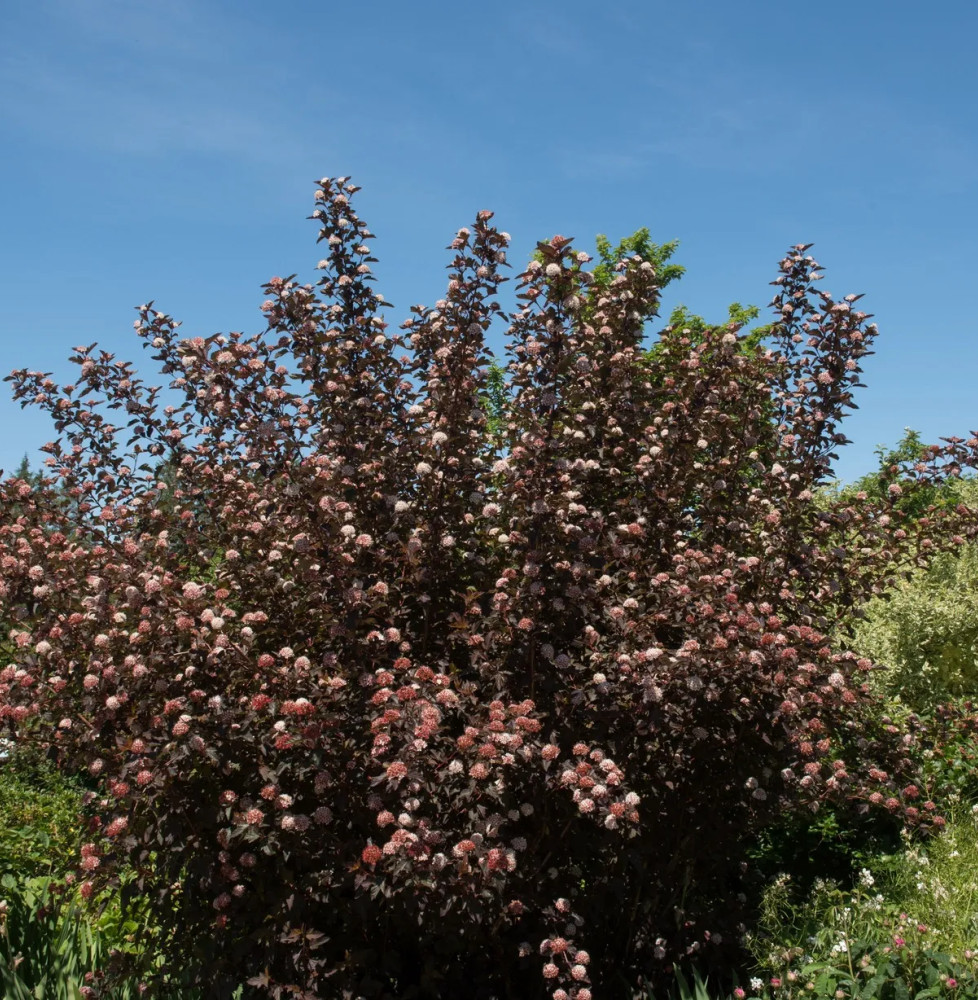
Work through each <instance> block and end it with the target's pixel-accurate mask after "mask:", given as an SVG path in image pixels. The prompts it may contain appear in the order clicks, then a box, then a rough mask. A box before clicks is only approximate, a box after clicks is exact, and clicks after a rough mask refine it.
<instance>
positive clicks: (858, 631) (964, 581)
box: [853, 480, 978, 711]
mask: <svg viewBox="0 0 978 1000" xmlns="http://www.w3.org/2000/svg"><path fill="white" fill-rule="evenodd" d="M956 492H957V493H959V494H960V499H961V501H962V502H966V503H972V504H973V503H974V502H975V497H976V496H978V485H976V483H975V481H974V480H970V481H967V482H962V483H958V484H957V486H956ZM864 612H865V617H864V618H863V620H862V621H860V622H858V623H857V625H856V627H855V635H854V639H853V645H854V647H855V648H856V649H858V650H859V651H860V653H863V654H864V655H866V656H868V657H870V659H872V660H874V661H875V662H876V663H878V664H880V665H882V666H884V667H885V668H886V669H885V670H881V671H879V672H877V673H876V674H875V677H874V683H875V686H876V689H877V690H878V691H879V692H880V693H881V694H883V695H885V696H887V697H890V698H897V699H899V700H900V701H902V702H903V703H904V704H906V705H907V706H908V707H910V708H912V709H914V710H918V711H920V710H929V709H932V708H933V707H934V706H936V705H939V704H941V703H943V702H945V701H948V700H951V699H955V698H962V697H964V698H975V697H978V547H975V546H973V545H972V546H965V547H963V548H962V549H960V550H959V551H958V552H957V553H944V554H942V555H940V556H938V557H937V558H935V560H934V562H933V564H932V565H931V566H930V568H929V569H927V570H926V571H920V572H917V573H916V574H915V575H914V576H913V577H912V578H911V579H910V580H908V581H906V582H904V583H902V584H899V585H898V586H897V587H896V588H895V589H894V590H893V591H892V592H891V593H890V594H889V595H887V596H886V597H882V598H876V599H874V600H873V601H871V602H870V603H869V604H868V605H867V606H866V608H865V609H864Z"/></svg>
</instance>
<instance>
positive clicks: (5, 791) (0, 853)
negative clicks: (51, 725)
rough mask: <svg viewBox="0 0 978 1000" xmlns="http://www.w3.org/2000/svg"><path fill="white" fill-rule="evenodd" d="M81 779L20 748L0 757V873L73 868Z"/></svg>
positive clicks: (62, 872) (57, 871) (64, 871)
mask: <svg viewBox="0 0 978 1000" xmlns="http://www.w3.org/2000/svg"><path fill="white" fill-rule="evenodd" d="M82 794H83V788H82V785H81V782H80V781H77V780H73V779H70V778H66V777H65V776H64V775H62V774H61V773H60V772H59V771H58V770H57V768H55V767H54V765H53V764H52V763H51V762H50V761H49V760H47V759H46V758H45V757H44V756H43V755H41V754H38V753H36V752H33V751H30V750H29V749H27V748H26V747H21V748H18V749H16V750H15V751H13V752H12V753H11V754H10V756H9V757H8V758H7V759H5V760H4V761H2V762H0V816H3V822H2V823H0V875H8V874H9V875H13V876H14V877H18V878H19V877H23V878H27V877H32V876H38V875H55V876H63V875H65V874H67V873H68V872H70V871H73V870H74V868H75V866H76V864H77V859H78V848H79V845H80V844H81V835H82V832H83V821H82V815H81V813H82Z"/></svg>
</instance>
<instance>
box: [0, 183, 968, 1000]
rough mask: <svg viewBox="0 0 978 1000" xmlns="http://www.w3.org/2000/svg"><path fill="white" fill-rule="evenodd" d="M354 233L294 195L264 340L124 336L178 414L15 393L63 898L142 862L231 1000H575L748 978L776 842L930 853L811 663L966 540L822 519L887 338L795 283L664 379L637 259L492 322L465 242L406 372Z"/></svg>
mask: <svg viewBox="0 0 978 1000" xmlns="http://www.w3.org/2000/svg"><path fill="white" fill-rule="evenodd" d="M355 191H356V188H355V187H354V186H353V185H350V184H347V179H345V178H341V179H339V180H330V179H324V180H323V181H321V182H320V184H319V188H318V190H317V194H316V197H317V208H316V211H315V213H314V218H315V219H317V220H318V222H319V224H320V225H321V233H320V239H321V240H322V241H323V242H324V243H325V247H326V257H325V259H323V260H322V261H320V263H319V270H320V271H321V277H320V278H319V279H318V281H317V282H316V284H315V285H311V284H310V285H304V284H300V283H298V282H297V281H296V280H294V279H291V278H290V279H281V278H274V279H272V280H271V281H270V282H269V284H268V286H267V294H268V299H267V301H266V302H265V304H264V305H263V307H262V308H263V311H264V313H265V315H266V317H267V322H268V328H267V330H266V331H265V332H263V333H262V334H260V335H257V336H244V335H242V334H238V333H231V334H228V335H226V336H213V337H210V338H207V339H203V338H194V339H180V337H179V335H178V332H177V324H176V323H175V322H174V321H173V320H172V319H171V318H170V317H168V316H166V315H164V314H163V313H162V312H160V311H159V310H157V309H155V308H154V307H153V306H152V305H146V306H142V307H140V309H139V319H138V321H137V323H136V329H137V333H138V335H139V336H140V337H141V338H142V339H143V340H144V342H145V345H146V346H147V347H148V348H149V349H150V350H151V352H152V356H153V359H154V361H155V362H156V363H157V364H158V365H159V367H160V369H161V370H162V372H163V373H164V375H165V376H166V377H167V378H168V379H169V389H168V390H166V392H165V393H164V392H163V391H162V390H157V389H155V388H149V387H147V386H146V384H145V383H144V382H143V381H141V380H140V379H139V378H138V377H137V375H136V373H135V371H134V369H133V368H132V366H131V365H129V364H126V363H121V362H117V361H116V360H115V359H114V358H113V357H112V356H110V355H108V354H105V353H101V352H98V351H97V350H96V348H95V347H94V345H93V346H92V347H88V348H79V349H78V350H77V352H76V354H75V356H74V358H73V360H74V361H75V362H76V363H77V364H78V366H79V369H80V371H79V377H78V382H77V384H75V385H72V386H64V387H58V386H56V385H55V384H54V383H53V382H52V381H51V380H50V379H49V378H48V377H47V376H45V375H44V374H41V373H36V372H29V371H19V372H16V373H15V374H14V375H13V376H12V379H13V384H14V391H15V395H16V397H17V398H19V399H20V400H22V401H23V402H24V403H25V404H32V405H38V406H40V407H42V408H43V409H46V410H48V411H49V412H50V413H51V415H52V417H53V420H54V423H55V425H56V427H57V430H58V432H59V435H60V437H59V438H58V440H56V441H55V442H53V443H51V444H50V445H48V446H47V451H48V453H49V455H50V459H49V465H50V475H49V477H48V478H47V479H46V481H45V483H44V484H42V485H37V484H31V483H28V482H25V481H24V480H22V479H17V478H12V479H8V480H7V481H6V482H5V483H4V484H3V486H2V494H0V502H2V504H3V517H2V521H0V567H2V580H0V615H2V617H3V618H4V620H5V621H6V622H7V623H8V626H9V639H8V649H7V653H6V665H5V666H4V667H3V669H2V671H0V716H2V718H3V719H5V720H7V723H8V724H9V725H10V727H11V729H12V732H13V734H14V735H15V737H16V738H17V739H18V740H21V741H25V742H32V743H36V744H38V745H40V746H42V747H46V748H53V751H54V752H56V753H57V755H58V756H59V759H60V760H61V761H62V762H63V763H64V765H65V766H69V767H75V768H78V767H83V768H84V769H86V770H87V771H88V772H89V773H90V774H91V775H92V776H94V777H96V778H97V779H98V781H99V782H100V792H99V793H97V794H95V795H93V797H92V801H91V803H90V805H91V809H92V811H93V816H94V820H93V824H94V825H93V830H94V831H95V832H94V833H93V834H92V836H91V837H90V842H89V843H87V844H86V846H85V848H84V849H83V857H82V859H81V862H80V865H81V869H82V871H83V872H84V873H85V878H86V879H87V880H88V881H86V882H85V885H84V886H83V891H85V892H90V891H92V883H93V882H97V880H98V879H99V878H103V877H109V876H110V875H111V872H112V869H113V866H114V864H115V863H117V862H118V861H120V860H123V859H124V860H126V861H128V862H129V863H130V864H132V865H133V866H134V867H135V868H136V870H137V872H138V873H139V876H140V882H139V885H140V886H141V891H143V892H146V893H149V892H152V893H153V897H152V898H153V899H154V900H155V905H156V906H157V909H158V913H159V919H160V920H161V922H162V925H163V926H164V927H165V928H166V929H167V934H166V935H165V936H164V937H163V938H162V946H163V947H166V948H169V949H170V950H171V953H172V955H173V957H174V960H179V962H180V963H181V965H182V966H184V967H185V966H188V965H191V964H192V963H193V962H194V961H196V962H198V963H200V967H201V969H202V971H201V978H202V981H203V982H205V983H207V984H208V986H209V987H210V988H211V989H212V990H213V993H214V995H218V996H220V995H227V992H228V991H229V990H230V988H231V986H232V985H233V984H235V983H238V982H240V981H241V980H242V979H243V978H245V977H250V978H251V979H252V982H253V984H254V985H256V986H260V987H262V988H263V989H267V990H268V991H270V992H271V993H272V994H273V995H275V996H282V995H287V994H295V995H303V996H351V997H355V996H397V997H409V996H446V997H448V996H463V995H474V996H485V997H490V996H498V997H502V996H507V997H531V996H547V997H553V998H555V1000H561V998H567V997H571V998H576V1000H588V998H589V997H590V996H591V995H592V991H593V992H594V993H595V994H597V993H599V992H600V991H601V989H602V988H603V989H604V995H605V996H623V995H626V992H627V989H628V987H630V986H635V985H636V984H637V983H638V982H639V981H640V980H642V979H643V978H648V977H651V976H653V975H654V974H655V971H656V970H657V969H660V970H661V969H662V968H663V967H664V965H665V964H666V963H669V962H672V961H674V960H676V959H677V958H678V957H681V956H683V955H686V954H691V953H696V952H698V953H700V954H701V955H703V954H709V953H711V952H715V951H716V950H717V949H718V948H721V949H722V948H723V947H725V946H726V945H730V944H732V943H733V942H734V941H735V939H736V936H737V933H738V931H737V925H738V922H739V921H740V920H741V919H742V913H741V912H740V907H739V904H738V902H737V899H738V893H739V892H740V891H741V889H742V888H743V886H742V876H743V863H744V859H745V857H746V848H747V846H748V845H749V844H750V842H751V840H752V838H753V837H754V836H755V835H756V832H757V830H758V829H760V828H761V826H763V825H764V824H765V823H767V822H769V821H770V819H771V818H772V817H775V816H777V815H778V814H780V813H782V812H783V811H784V810H787V809H794V808H810V807H812V806H813V805H817V804H818V802H819V801H820V800H821V799H823V798H825V797H830V796H834V797H836V798H842V799H848V800H851V801H853V802H860V803H864V804H865V806H866V807H878V808H881V809H889V810H891V811H894V812H899V813H902V814H903V815H904V816H905V818H906V819H907V821H908V822H911V823H920V824H923V825H925V826H931V825H937V826H939V825H940V824H941V822H942V820H941V818H940V817H939V816H936V815H935V814H934V810H933V808H932V804H930V803H927V804H923V805H922V804H921V802H920V801H919V800H918V798H917V795H918V790H917V788H916V786H915V785H914V784H913V783H912V782H911V781H909V780H908V771H907V769H908V767H909V763H908V761H907V760H906V759H905V758H904V756H903V755H904V753H905V750H906V748H905V745H904V742H903V740H902V738H901V734H900V733H898V732H896V731H895V728H894V727H892V726H886V725H883V724H876V723H874V721H873V718H872V705H871V702H870V701H869V700H868V693H867V690H868V689H867V685H866V673H867V671H868V670H869V669H870V666H871V665H870V663H869V662H868V661H866V660H858V659H857V658H856V657H855V656H854V655H853V654H851V653H847V652H845V651H839V650H838V649H836V648H834V647H833V642H832V633H833V629H834V627H835V623H836V622H837V621H838V620H840V618H842V617H844V616H846V615H849V614H850V613H851V610H852V608H854V607H856V606H858V604H859V603H860V602H862V601H863V600H865V599H866V598H868V597H869V596H870V595H872V594H876V593H880V592H881V591H882V590H883V588H885V586H886V585H887V582H888V579H889V577H890V575H891V574H892V573H893V571H894V569H895V568H896V567H901V566H906V565H909V564H910V563H912V562H914V561H915V560H923V559H925V558H926V557H927V556H928V554H929V553H931V552H933V551H936V550H938V549H940V548H942V547H948V546H952V545H954V544H957V543H958V542H960V541H961V540H962V539H963V538H965V537H968V536H970V535H972V534H973V533H974V524H975V521H974V511H972V510H970V509H969V508H967V507H966V506H964V505H962V506H960V507H959V508H957V509H942V510H938V511H935V512H934V513H933V516H932V517H929V518H928V517H924V518H921V519H917V520H914V521H912V522H909V521H907V522H906V523H905V521H906V519H905V518H904V516H903V515H902V514H901V513H900V512H899V510H898V509H897V508H896V507H895V506H894V504H895V500H896V495H895V493H893V494H891V495H888V496H887V497H886V498H885V499H883V500H880V499H879V498H872V497H865V496H856V497H854V498H846V500H845V501H844V502H841V501H840V503H839V504H836V505H834V506H832V505H830V506H829V507H828V509H826V505H825V503H824V502H822V501H819V502H816V501H815V500H814V499H813V495H814V491H815V490H816V489H817V487H818V486H819V485H820V484H821V483H823V482H824V481H825V479H826V477H827V475H828V473H829V472H830V468H831V460H832V457H833V452H834V449H835V448H836V446H837V445H838V444H839V443H840V442H842V441H844V438H843V437H842V435H841V433H840V431H839V429H838V425H839V422H840V420H841V419H842V417H843V416H844V414H845V412H846V410H847V409H848V408H849V407H850V406H851V405H852V392H853V390H854V389H855V388H856V387H857V386H858V378H859V372H860V361H861V359H862V358H863V357H864V356H865V355H866V353H867V352H868V351H869V349H870V346H871V344H872V342H873V339H874V337H875V333H876V331H875V327H873V326H872V325H870V324H869V323H868V317H867V316H866V315H865V314H863V313H862V312H859V311H857V309H856V308H855V306H854V301H855V297H854V296H848V297H847V298H845V299H843V300H836V299H834V298H832V297H831V296H830V295H829V294H828V293H827V292H824V291H822V290H820V288H819V286H818V280H819V278H820V275H819V274H818V272H817V265H816V264H815V262H814V261H813V260H812V259H811V258H810V257H808V256H806V255H805V250H806V249H807V248H805V247H796V248H793V249H792V250H791V251H789V253H788V256H787V257H786V258H785V259H784V260H783V261H782V262H781V265H780V271H779V275H778V277H777V279H776V281H775V282H774V284H775V286H776V296H775V299H774V309H775V316H776V324H775V325H774V327H772V335H771V338H770V341H769V343H770V345H771V346H770V348H763V347H750V348H749V349H744V348H743V343H742V339H741V338H740V335H739V333H738V330H737V328H736V327H735V326H730V327H724V328H718V329H708V330H706V331H697V333H696V336H695V337H691V336H689V335H688V334H687V333H684V331H683V330H682V329H666V330H665V331H663V332H662V334H661V337H660V341H659V346H658V348H657V349H656V351H655V352H652V353H651V354H650V353H648V352H647V351H646V350H645V348H644V347H643V342H644V338H645V333H646V331H645V327H646V320H647V318H648V316H650V315H652V314H654V312H655V307H656V304H657V301H658V289H659V285H660V282H659V278H658V276H657V274H656V272H655V269H654V268H653V267H652V266H651V265H650V264H649V263H648V262H647V261H643V260H642V259H641V258H640V257H635V258H633V259H626V260H622V261H621V262H620V263H619V264H618V265H617V273H616V275H615V276H614V278H613V280H610V281H607V282H605V281H602V282H600V283H592V282H593V278H592V275H591V273H589V271H588V270H587V264H588V261H589V258H588V257H587V255H586V254H583V253H579V252H575V251H574V250H573V249H572V246H571V242H570V241H569V240H567V239H565V238H563V237H560V236H555V237H554V238H553V239H552V240H550V241H548V242H545V243H542V244H540V247H539V253H540V256H539V259H537V260H534V261H533V262H531V263H530V265H529V266H528V267H527V269H526V270H525V271H524V272H523V273H522V274H520V276H519V278H518V282H519V301H520V306H519V308H518V310H517V311H516V312H515V314H513V315H509V316H507V315H505V313H504V310H503V308H502V307H501V305H500V304H499V301H498V298H497V294H498V290H499V287H500V284H501V282H502V281H503V277H502V272H503V269H504V268H505V266H506V247H507V244H508V242H509V237H508V236H507V235H506V234H505V233H502V232H499V231H498V230H496V229H495V228H493V226H492V225H491V221H490V220H491V213H490V212H480V213H479V214H478V216H477V218H476V221H475V223H474V225H473V226H472V227H471V228H469V229H462V230H460V231H459V232H458V234H457V236H456V237H455V238H454V239H453V240H452V243H451V251H452V254H453V259H452V261H451V264H450V268H449V281H448V290H447V292H446V295H445V298H444V299H443V300H442V301H439V302H438V303H437V304H436V306H435V307H434V308H431V309H429V308H422V307H416V308H415V309H414V310H413V314H412V318H411V319H410V320H409V321H408V322H407V323H405V324H404V325H403V327H401V328H400V329H399V330H397V331H395V330H393V329H391V327H389V326H388V324H387V322H386V321H385V319H384V318H383V312H382V303H383V300H382V298H381V296H380V295H378V294H376V293H375V290H374V284H373V275H372V272H371V265H372V264H373V263H374V259H373V257H372V256H371V253H370V249H369V242H370V239H371V234H370V233H369V231H368V229H367V227H366V225H365V224H364V223H363V222H362V221H361V220H360V219H359V218H358V216H357V215H356V213H355V212H354V210H353V207H352V204H351V199H352V197H353V195H354V193H355ZM494 321H500V322H504V323H508V330H509V334H508V336H509V359H510V360H509V365H508V370H507V377H508V379H509V382H510V387H509V393H508V396H507V397H506V400H507V401H506V405H505V413H504V414H503V416H502V418H500V419H497V420H496V422H495V423H496V426H495V427H494V428H492V429H489V428H487V424H486V417H485V414H484V411H483V408H482V407H481V406H480V399H481V398H482V397H483V396H484V395H485V394H486V392H487V388H488V384H487V380H488V378H489V371H490V362H491V358H490V356H489V355H488V352H487V350H486V346H485V338H486V333H487V330H488V329H489V326H490V324H491V323H492V322H494ZM497 395H498V393H497ZM976 447H978V441H976V440H975V439H974V438H972V439H971V440H968V441H966V442H965V441H960V440H953V441H950V442H948V443H947V444H946V445H944V446H942V447H940V448H935V449H933V450H932V451H931V453H930V457H929V459H928V461H927V462H926V463H922V464H921V465H920V466H919V467H918V469H917V470H916V471H915V473H914V476H915V477H916V480H919V481H920V482H922V483H926V482H929V481H931V480H933V479H934V478H936V477H940V476H945V475H956V474H957V473H958V472H959V470H960V468H961V467H962V466H963V465H967V464H974V461H975V455H976ZM161 470H164V471H165V475H164V474H163V472H161ZM903 482H904V485H903V486H897V487H896V491H900V490H905V489H913V488H914V486H913V482H911V481H908V480H904V481H903ZM65 497H67V498H68V501H70V502H66V501H65ZM908 738H909V737H908Z"/></svg>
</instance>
